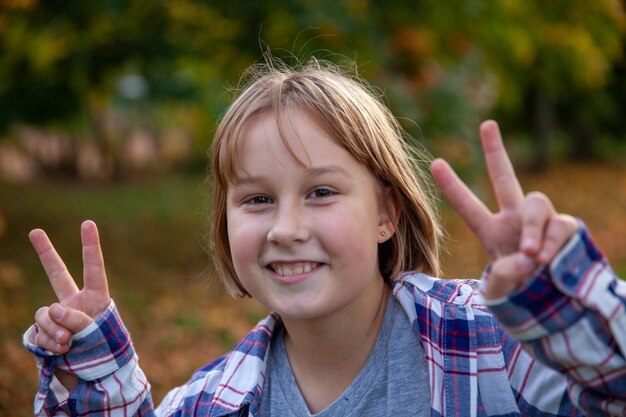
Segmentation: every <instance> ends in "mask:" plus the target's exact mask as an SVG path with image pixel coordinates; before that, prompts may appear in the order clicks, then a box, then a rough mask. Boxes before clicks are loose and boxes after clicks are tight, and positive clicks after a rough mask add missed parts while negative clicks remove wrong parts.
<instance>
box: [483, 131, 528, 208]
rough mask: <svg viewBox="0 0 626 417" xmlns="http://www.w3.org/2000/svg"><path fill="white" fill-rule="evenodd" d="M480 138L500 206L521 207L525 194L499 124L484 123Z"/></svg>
mask: <svg viewBox="0 0 626 417" xmlns="http://www.w3.org/2000/svg"><path fill="white" fill-rule="evenodd" d="M480 138H481V142H482V145H483V152H484V154H485V164H486V165H487V172H488V173H489V179H490V181H491V185H492V187H493V191H494V193H495V196H496V200H497V201H498V205H499V206H500V208H501V209H504V208H517V207H520V206H521V205H522V202H523V200H524V193H523V191H522V187H521V186H520V184H519V181H518V180H517V176H516V175H515V170H514V169H513V164H511V160H510V159H509V155H508V154H507V152H506V149H505V148H504V144H503V143H502V135H501V134H500V128H499V127H498V124H497V123H496V122H495V121H493V120H487V121H485V122H483V123H482V124H481V125H480Z"/></svg>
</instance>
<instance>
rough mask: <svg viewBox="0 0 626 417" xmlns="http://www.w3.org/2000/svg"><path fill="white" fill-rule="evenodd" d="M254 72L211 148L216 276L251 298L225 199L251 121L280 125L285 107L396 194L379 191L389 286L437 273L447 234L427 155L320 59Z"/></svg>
mask: <svg viewBox="0 0 626 417" xmlns="http://www.w3.org/2000/svg"><path fill="white" fill-rule="evenodd" d="M250 74H251V77H250V79H249V81H248V82H247V83H246V84H245V87H244V88H243V90H242V92H241V93H240V94H239V96H238V97H237V98H236V99H235V101H234V102H233V103H232V104H231V106H230V107H229V108H228V110H227V111H226V113H225V115H224V116H223V118H222V120H221V121H220V123H219V125H218V127H217V130H216V132H215V136H214V138H213V143H212V146H211V175H212V177H213V195H212V201H211V204H212V208H213V213H212V215H213V216H212V219H211V226H212V228H211V249H212V252H213V258H214V262H215V267H216V270H217V273H218V275H219V276H220V277H221V279H222V280H223V281H224V283H225V285H226V288H227V289H228V291H229V292H230V293H231V294H232V295H234V296H249V294H248V292H247V291H246V289H245V288H244V287H243V285H242V284H241V282H240V280H239V278H238V277H237V275H236V273H235V268H234V266H233V263H232V258H231V254H230V245H229V240H228V230H227V218H226V199H227V191H228V186H229V183H231V182H232V181H233V180H234V179H235V178H236V174H235V171H236V168H237V166H236V164H237V155H236V144H237V141H238V139H239V137H240V134H241V131H242V129H243V127H244V126H245V125H246V123H247V122H249V121H250V120H251V119H252V118H253V117H255V116H257V115H260V114H262V113H267V112H273V113H274V115H275V116H276V120H281V117H280V114H281V111H283V110H285V109H287V110H288V109H299V110H303V111H305V112H306V113H307V114H308V115H309V116H311V117H313V118H314V119H315V120H316V121H317V122H318V123H319V125H320V127H322V128H323V129H325V130H326V131H327V133H328V134H329V135H330V136H331V137H332V138H334V139H335V140H336V141H337V143H338V144H340V145H341V146H343V147H344V148H345V149H347V150H348V151H349V152H350V153H351V154H352V156H353V157H354V158H355V159H356V160H357V161H359V162H360V163H362V164H364V165H365V166H367V167H368V168H369V169H370V171H371V172H372V174H373V175H374V176H375V177H376V179H377V182H378V183H379V184H380V185H381V191H382V189H384V190H385V191H388V194H386V195H389V196H391V198H392V200H393V201H392V202H390V201H389V199H386V198H383V197H382V195H383V193H380V195H381V199H380V200H381V201H380V202H381V204H382V205H383V208H384V209H385V210H387V213H389V215H390V217H391V218H393V219H394V223H395V224H394V225H395V229H396V230H395V233H394V234H393V235H392V237H391V238H390V239H389V240H387V241H386V242H385V243H383V244H381V245H379V253H378V256H379V259H378V262H379V268H380V271H381V274H382V276H383V278H384V279H385V281H386V282H391V281H392V280H393V279H395V278H396V277H397V276H398V275H399V274H400V273H401V272H402V271H408V270H415V271H421V272H424V273H426V274H430V275H434V276H437V275H439V239H440V236H441V230H440V226H439V222H438V219H437V217H436V214H435V211H434V210H433V204H432V201H431V199H432V196H433V193H432V188H431V186H430V184H431V183H430V181H429V180H428V179H427V177H426V175H425V174H424V171H423V170H422V169H421V168H420V166H419V162H420V161H419V159H425V157H424V155H423V154H420V153H419V152H420V151H418V150H417V149H415V148H414V147H413V148H412V147H410V146H409V145H408V144H407V142H406V139H407V138H408V136H407V135H406V133H405V131H404V130H403V129H402V127H401V126H400V125H399V123H398V122H397V120H396V119H395V117H394V116H393V115H392V114H391V112H390V111H389V109H388V108H387V107H386V106H385V105H384V104H383V103H382V102H381V101H380V100H379V98H378V97H377V96H376V95H375V94H374V93H373V92H371V91H370V90H369V88H368V87H367V85H366V84H365V83H363V82H362V81H356V80H353V79H351V78H350V77H348V76H346V75H344V74H343V73H342V72H341V71H340V70H339V69H338V68H336V67H334V66H332V65H331V64H328V63H322V62H320V61H317V60H315V59H313V60H311V61H309V62H308V63H307V64H305V65H302V66H300V67H298V68H288V67H286V66H285V65H279V66H278V67H277V65H276V64H275V63H274V64H273V65H268V64H266V65H263V66H262V67H259V66H256V67H252V68H251V71H250ZM283 142H285V139H284V137H283ZM285 143H286V142H285ZM288 149H290V148H289V147H288ZM290 152H291V150H290ZM422 152H423V151H422ZM393 208H395V209H396V210H393ZM394 212H395V213H397V216H394V215H393V213H394Z"/></svg>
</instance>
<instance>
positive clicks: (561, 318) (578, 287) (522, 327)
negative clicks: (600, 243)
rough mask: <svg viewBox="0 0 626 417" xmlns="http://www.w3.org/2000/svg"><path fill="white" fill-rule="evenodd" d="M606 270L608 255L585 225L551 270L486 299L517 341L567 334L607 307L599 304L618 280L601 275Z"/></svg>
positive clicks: (564, 248)
mask: <svg viewBox="0 0 626 417" xmlns="http://www.w3.org/2000/svg"><path fill="white" fill-rule="evenodd" d="M606 269H607V265H606V260H605V258H604V256H603V255H602V253H601V252H600V251H599V250H598V249H597V247H596V246H595V245H594V243H593V242H592V240H591V238H590V236H589V233H588V232H587V230H586V228H585V227H584V225H583V224H582V222H581V226H580V228H579V230H578V232H577V233H576V234H575V235H574V236H572V238H571V239H570V240H569V241H568V242H567V244H566V245H565V246H564V247H563V249H562V250H561V251H560V252H559V253H558V254H557V256H556V257H555V258H554V260H553V261H552V262H551V263H550V265H547V266H544V267H542V268H540V269H539V270H537V272H536V273H535V276H534V277H532V278H531V279H529V280H528V281H527V282H526V283H525V284H524V285H523V286H522V287H521V288H519V289H518V290H517V291H515V292H513V293H512V294H510V295H508V296H506V297H503V298H499V299H495V300H485V305H486V306H487V307H489V309H490V310H491V312H492V313H493V314H494V316H496V318H497V319H498V321H500V323H502V324H503V325H504V327H505V328H506V329H507V331H508V332H509V333H510V334H511V335H512V336H514V337H515V338H516V339H518V340H521V341H530V340H535V339H539V338H541V337H545V336H547V335H549V334H552V333H556V332H560V331H562V330H565V329H567V328H568V327H569V326H571V325H572V324H573V323H575V322H576V321H578V320H579V319H580V318H581V317H582V316H583V315H584V313H585V310H586V309H588V308H593V309H597V308H598V307H599V305H598V304H603V303H602V302H600V303H598V302H597V300H600V301H602V300H605V299H606V297H603V295H605V294H606V293H607V287H608V286H609V285H610V282H611V281H614V280H615V277H614V275H613V274H612V273H608V274H600V273H599V272H600V271H606ZM600 275H601V277H600ZM599 278H601V279H599ZM610 304H611V303H610ZM613 307H614V306H613Z"/></svg>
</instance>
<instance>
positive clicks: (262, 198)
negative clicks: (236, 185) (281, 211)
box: [243, 195, 272, 206]
mask: <svg viewBox="0 0 626 417" xmlns="http://www.w3.org/2000/svg"><path fill="white" fill-rule="evenodd" d="M271 202H272V199H271V198H269V197H268V196H266V195H254V196H252V197H249V198H247V199H245V200H244V202H243V203H244V204H248V205H251V206H258V205H262V204H270V203H271Z"/></svg>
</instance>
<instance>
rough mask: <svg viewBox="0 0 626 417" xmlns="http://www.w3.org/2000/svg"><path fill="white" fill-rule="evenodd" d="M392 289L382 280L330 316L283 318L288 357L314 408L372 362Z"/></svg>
mask: <svg viewBox="0 0 626 417" xmlns="http://www.w3.org/2000/svg"><path fill="white" fill-rule="evenodd" d="M390 292H391V289H390V288H389V286H388V285H386V284H385V283H384V282H383V281H382V280H381V281H380V285H379V286H378V288H376V291H372V292H371V293H370V292H368V293H367V294H364V296H363V297H362V298H363V299H362V300H358V302H357V303H354V304H353V305H350V306H349V307H347V308H345V309H344V310H342V311H338V312H336V313H334V314H332V315H329V316H328V317H324V318H318V319H315V320H306V321H289V320H285V321H284V324H285V329H286V334H285V348H286V350H287V355H288V357H289V362H290V364H291V368H292V370H293V373H294V376H295V378H296V382H297V383H298V387H299V388H300V391H301V393H302V395H303V397H304V399H305V401H306V402H307V405H308V406H309V410H310V411H311V412H312V413H316V412H318V411H321V410H323V409H324V408H325V407H326V406H328V405H330V404H331V403H332V402H333V401H334V400H335V399H337V398H338V397H339V395H341V393H343V391H345V389H346V388H347V387H348V386H349V385H350V383H351V382H352V381H353V380H354V378H355V377H356V376H357V375H358V373H359V372H360V371H361V369H362V368H363V366H364V365H365V363H366V362H367V359H368V358H369V356H370V353H371V352H372V350H373V348H374V345H375V343H376V338H377V336H378V332H379V330H380V327H381V325H382V322H383V318H384V315H385V309H386V306H387V300H388V299H389V295H390Z"/></svg>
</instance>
